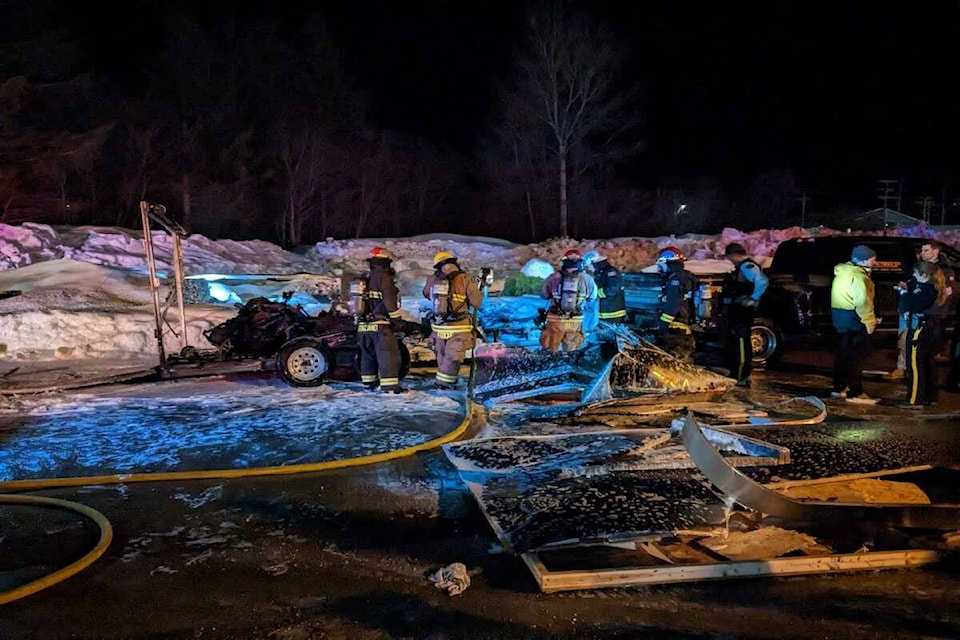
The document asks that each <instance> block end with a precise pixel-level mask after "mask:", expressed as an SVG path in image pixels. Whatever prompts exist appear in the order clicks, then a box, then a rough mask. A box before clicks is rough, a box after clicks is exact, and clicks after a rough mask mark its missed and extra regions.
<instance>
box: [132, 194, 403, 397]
mask: <svg viewBox="0 0 960 640" xmlns="http://www.w3.org/2000/svg"><path fill="white" fill-rule="evenodd" d="M140 213H141V219H142V223H143V244H144V253H145V256H146V263H147V270H148V273H149V278H150V291H151V294H152V298H153V312H154V322H155V328H154V337H155V338H156V341H157V354H158V357H159V366H158V367H157V368H156V372H157V373H158V374H159V376H160V377H161V378H183V377H196V376H204V375H220V374H223V373H239V372H244V371H259V370H268V369H270V368H275V369H276V371H277V373H278V374H279V375H280V377H281V378H282V379H283V380H284V381H285V382H286V383H287V384H289V385H291V386H296V387H313V386H317V385H320V384H323V383H324V382H325V381H326V380H327V379H329V378H334V379H338V380H356V379H359V373H358V372H359V365H358V362H357V360H358V354H359V349H358V347H357V328H356V323H355V321H354V319H353V317H352V316H349V315H344V314H341V313H337V312H335V311H330V312H322V313H321V314H320V315H318V316H310V315H308V314H307V313H306V312H305V311H304V310H303V309H302V308H300V307H295V306H292V305H290V304H288V301H289V295H285V296H284V299H283V301H282V302H278V301H272V300H268V299H266V298H254V299H253V300H250V301H248V302H247V303H246V304H245V305H243V306H241V307H240V308H239V312H238V315H237V316H235V317H233V318H230V319H229V320H227V321H226V322H223V323H221V324H219V325H217V326H215V327H212V328H210V329H207V330H204V331H203V336H204V337H205V338H206V339H207V340H208V341H209V342H210V343H211V344H212V345H214V346H215V347H216V349H212V350H210V349H205V350H201V349H197V348H196V347H193V346H191V345H189V344H188V343H187V329H186V314H185V310H184V272H183V248H182V244H181V239H182V238H185V237H187V235H188V232H187V230H186V229H184V228H183V227H182V226H181V225H180V224H179V223H177V222H176V221H174V220H171V219H170V218H169V217H167V215H166V207H164V206H163V205H161V204H155V203H150V202H146V201H141V202H140ZM151 222H153V223H156V224H158V225H160V226H161V227H162V228H163V229H164V230H165V231H166V232H167V233H168V234H169V235H170V236H171V237H172V247H173V248H172V255H171V259H170V263H171V267H172V270H173V273H174V286H175V290H174V292H173V293H172V294H171V295H175V296H176V304H177V315H178V318H177V321H176V322H177V324H178V327H179V333H177V331H173V333H174V335H175V336H176V337H177V338H178V339H179V342H180V344H181V349H180V351H179V352H178V353H176V354H168V353H167V352H166V348H165V345H164V333H165V331H164V327H165V326H169V324H168V323H167V320H166V317H165V312H166V309H165V308H164V305H163V303H162V302H161V299H160V279H159V276H158V270H157V264H156V262H157V258H156V252H155V247H154V242H153V235H152V229H151ZM408 324H412V323H408ZM412 329H413V330H414V331H415V330H416V326H414V327H413V328H412ZM171 330H172V327H171ZM397 340H398V344H399V348H400V357H401V371H400V375H401V377H404V376H406V374H407V372H408V371H409V368H410V352H409V350H408V349H407V348H406V346H405V345H404V344H403V335H400V336H398V338H397Z"/></svg>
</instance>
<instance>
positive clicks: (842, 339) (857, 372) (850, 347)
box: [833, 329, 870, 397]
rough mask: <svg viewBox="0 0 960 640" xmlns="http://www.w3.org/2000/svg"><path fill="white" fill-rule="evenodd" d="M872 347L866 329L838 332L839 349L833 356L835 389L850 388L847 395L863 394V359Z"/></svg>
mask: <svg viewBox="0 0 960 640" xmlns="http://www.w3.org/2000/svg"><path fill="white" fill-rule="evenodd" d="M869 348H870V342H869V336H868V335H867V330H866V329H857V330H853V331H842V332H838V333H837V349H836V351H835V353H834V358H833V390H834V391H843V390H844V389H849V391H847V395H848V396H850V397H856V396H859V395H861V394H863V361H864V360H865V359H866V357H867V352H868V351H869Z"/></svg>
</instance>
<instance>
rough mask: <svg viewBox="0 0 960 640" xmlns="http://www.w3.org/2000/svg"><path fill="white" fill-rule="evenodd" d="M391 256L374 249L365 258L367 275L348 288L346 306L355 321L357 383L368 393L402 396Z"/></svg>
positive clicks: (397, 306) (396, 292)
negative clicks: (357, 358)
mask: <svg viewBox="0 0 960 640" xmlns="http://www.w3.org/2000/svg"><path fill="white" fill-rule="evenodd" d="M392 262H393V254H391V253H390V252H389V251H387V250H386V249H382V248H380V247H374V248H373V249H372V250H371V251H370V257H369V258H367V264H368V265H369V266H370V271H369V273H368V274H366V275H365V277H364V278H363V279H361V280H360V281H354V282H353V283H351V285H350V306H351V307H352V310H353V312H354V314H355V316H356V318H357V345H358V346H359V347H360V380H361V382H363V386H364V387H366V388H367V389H368V390H370V391H373V390H376V389H377V387H378V386H379V388H380V390H381V391H385V392H388V393H403V392H404V391H406V389H404V388H403V387H401V386H400V345H399V344H398V343H397V335H396V333H394V327H395V326H398V325H399V322H400V291H399V290H398V289H397V283H396V279H395V275H396V274H395V272H394V270H393V269H392V267H391V264H392Z"/></svg>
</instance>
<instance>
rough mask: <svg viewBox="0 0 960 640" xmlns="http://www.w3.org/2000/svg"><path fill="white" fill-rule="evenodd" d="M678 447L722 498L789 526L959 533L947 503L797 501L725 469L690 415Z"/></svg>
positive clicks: (959, 512) (959, 520)
mask: <svg viewBox="0 0 960 640" xmlns="http://www.w3.org/2000/svg"><path fill="white" fill-rule="evenodd" d="M681 433H682V436H683V444H684V446H685V447H686V448H687V451H688V452H689V454H690V458H691V459H692V460H693V461H694V463H696V465H697V467H698V468H699V469H700V471H701V472H702V473H703V475H705V476H706V477H707V479H708V480H710V482H711V483H713V485H714V486H715V487H717V489H719V490H720V491H721V492H723V494H724V495H725V496H727V497H729V498H730V499H731V500H734V501H736V502H738V503H740V504H741V505H743V506H744V507H747V508H748V509H753V510H754V511H759V512H761V513H765V514H769V515H773V516H777V517H780V518H784V519H786V520H793V521H806V522H811V521H834V522H837V521H844V522H854V521H863V520H869V521H871V522H879V523H884V524H891V525H896V526H902V527H913V528H921V529H957V528H960V505H952V504H919V505H918V504H910V505H900V504H861V503H856V504H844V503H834V502H814V501H800V500H794V499H793V498H789V497H787V496H785V495H782V494H780V493H778V492H776V491H773V490H772V489H768V488H766V487H764V486H763V485H762V484H760V483H759V482H756V481H755V480H753V479H751V478H748V477H747V476H745V475H744V474H742V473H741V472H740V471H738V470H737V469H735V468H734V467H732V466H730V465H729V464H727V462H726V461H725V460H724V459H723V457H722V456H721V455H720V453H719V452H717V450H716V449H714V448H713V446H712V445H711V444H710V442H709V441H708V440H707V439H706V437H705V436H704V435H703V432H702V431H701V430H700V425H699V424H698V423H697V421H696V420H694V419H693V417H692V416H690V415H687V416H686V417H685V418H684V421H683V429H682V431H681Z"/></svg>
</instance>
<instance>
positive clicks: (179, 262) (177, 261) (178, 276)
mask: <svg viewBox="0 0 960 640" xmlns="http://www.w3.org/2000/svg"><path fill="white" fill-rule="evenodd" d="M173 276H174V280H175V281H176V284H177V311H178V312H179V313H180V347H181V348H183V349H185V348H186V347H187V319H186V317H185V314H184V312H183V245H182V244H181V243H180V236H179V235H177V234H173Z"/></svg>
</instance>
